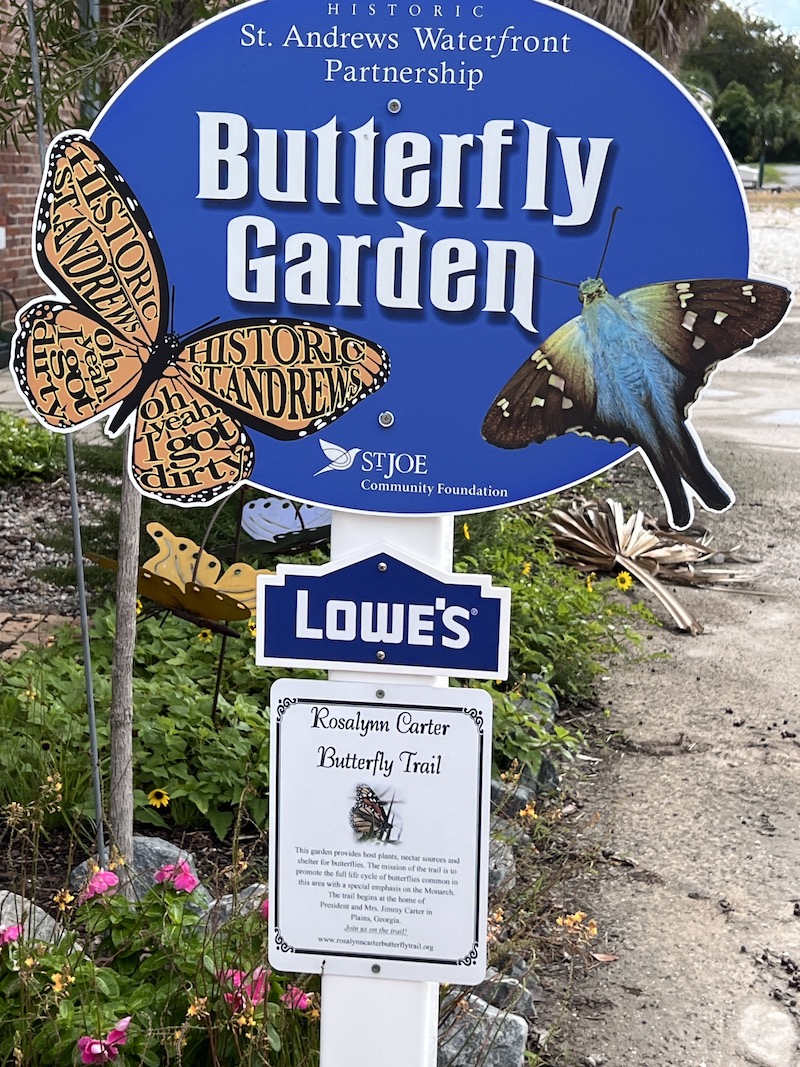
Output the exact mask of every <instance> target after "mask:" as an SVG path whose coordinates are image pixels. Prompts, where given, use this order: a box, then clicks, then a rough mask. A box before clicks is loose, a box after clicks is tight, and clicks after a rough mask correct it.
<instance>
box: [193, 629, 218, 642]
mask: <svg viewBox="0 0 800 1067" xmlns="http://www.w3.org/2000/svg"><path fill="white" fill-rule="evenodd" d="M213 636H214V635H213V634H212V633H211V631H210V630H208V629H206V630H199V631H198V633H197V640H198V641H201V642H202V643H203V644H204V645H207V644H208V642H209V641H210V640H211V639H212V638H213Z"/></svg>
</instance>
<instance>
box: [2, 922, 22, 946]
mask: <svg viewBox="0 0 800 1067" xmlns="http://www.w3.org/2000/svg"><path fill="white" fill-rule="evenodd" d="M21 933H22V927H21V926H5V925H4V926H0V948H2V947H3V945H8V944H9V943H10V942H11V941H18V940H19V937H20V934H21Z"/></svg>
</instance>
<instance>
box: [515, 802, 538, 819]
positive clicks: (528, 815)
mask: <svg viewBox="0 0 800 1067" xmlns="http://www.w3.org/2000/svg"><path fill="white" fill-rule="evenodd" d="M519 818H520V819H522V820H523V822H525V821H527V822H536V820H537V819H538V818H539V815H538V813H537V811H536V805H535V804H534V803H533V801H530V802H529V803H528V804H526V805H525V807H524V808H521V809H520V811H519Z"/></svg>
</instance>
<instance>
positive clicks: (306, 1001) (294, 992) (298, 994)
mask: <svg viewBox="0 0 800 1067" xmlns="http://www.w3.org/2000/svg"><path fill="white" fill-rule="evenodd" d="M281 1004H285V1005H286V1007H287V1008H292V1009H293V1010H295V1011H306V1010H307V1009H308V1008H310V1007H311V997H310V996H309V995H308V993H306V992H305V991H304V990H302V989H301V988H300V986H296V985H287V987H286V992H285V993H284V994H283V995H282V996H281Z"/></svg>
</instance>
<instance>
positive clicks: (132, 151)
mask: <svg viewBox="0 0 800 1067" xmlns="http://www.w3.org/2000/svg"><path fill="white" fill-rule="evenodd" d="M91 136H92V140H93V141H94V143H95V144H96V145H97V146H98V148H99V149H100V150H101V151H102V152H103V153H104V154H105V156H106V157H107V158H108V159H109V160H111V161H113V165H114V166H115V167H116V168H118V170H119V172H120V173H121V175H123V176H124V179H125V180H126V181H127V183H128V185H129V186H130V188H131V189H132V190H134V191H135V195H136V197H137V199H138V201H139V203H140V204H141V205H142V208H143V209H144V211H145V213H146V216H147V219H148V220H149V223H150V226H151V227H152V232H153V234H154V241H155V242H156V243H157V246H158V248H160V251H161V255H162V256H163V259H164V267H165V279H166V280H167V282H166V284H168V286H169V289H170V290H171V289H172V288H173V287H174V293H175V297H174V322H172V323H171V325H170V329H171V330H172V331H174V333H175V334H177V335H180V336H191V335H192V331H197V330H198V328H200V327H202V329H201V330H200V333H199V334H197V335H196V336H197V337H199V338H200V340H199V341H195V342H194V343H193V344H192V345H191V346H190V347H191V350H192V355H191V359H192V360H193V361H194V362H193V363H192V365H191V367H190V368H189V370H188V371H187V372H186V373H187V375H188V376H189V378H191V379H192V381H193V383H194V384H196V386H197V389H198V390H199V392H200V393H201V394H202V397H203V398H204V399H203V403H204V404H207V405H208V411H209V412H210V414H209V418H210V419H211V420H212V422H213V419H214V413H215V411H216V409H217V407H218V408H219V409H220V410H221V411H222V412H223V413H224V415H225V419H226V420H227V421H226V425H227V423H228V422H231V421H232V422H233V425H234V426H236V425H238V424H242V426H243V427H244V428H245V431H246V435H247V436H248V438H249V441H250V442H251V443H252V453H253V456H254V459H253V464H252V468H251V469H245V475H246V476H247V477H248V479H249V480H250V481H251V482H252V483H254V484H257V485H260V486H263V487H265V488H268V489H270V490H273V491H275V492H277V493H280V494H285V495H288V496H291V497H294V498H299V499H302V500H306V501H311V502H314V503H317V504H321V505H327V506H332V507H336V508H345V509H353V510H357V511H374V512H389V513H406V514H424V513H448V512H464V511H470V510H479V509H483V508H491V507H497V506H500V505H505V504H511V503H514V502H518V501H522V500H526V499H530V498H533V497H536V496H541V495H544V494H547V493H550V492H554V491H556V490H558V489H560V488H562V487H564V486H567V485H570V484H573V483H575V482H577V481H580V480H581V479H583V478H586V477H587V476H590V475H592V474H594V473H596V472H597V471H600V470H602V469H604V468H606V467H607V466H608V465H610V464H613V463H615V462H616V461H618V460H619V459H620V458H621V457H622V456H624V455H625V454H627V453H628V452H629V451H630V449H631V448H632V447H636V446H639V447H641V448H642V449H643V451H644V452H645V455H646V457H647V458H648V461H649V462H650V464H651V467H652V468H653V470H654V472H655V473H656V476H657V477H658V478H659V479H660V480H661V482H662V485H664V483H665V481H669V479H670V478H671V479H672V484H670V485H665V492H666V494H667V497H668V500H669V501H670V504H671V508H672V512H673V516H674V517H676V518H677V520H678V522H679V523H681V524H682V521H683V520H684V519H685V518H686V514H688V511H687V509H688V508H689V504H688V500H689V497H690V495H691V494H689V493H688V491H686V492H685V493H684V489H683V483H688V485H689V486H690V487H691V488H693V489H694V492H695V494H696V495H698V496H700V497H701V498H702V499H703V500H705V502H706V503H707V504H708V505H709V506H711V507H715V506H725V503H727V502H728V500H729V498H728V496H727V495H726V490H725V488H724V485H718V482H717V481H716V480H715V479H714V477H713V475H712V474H711V473H709V471H708V468H707V465H705V461H704V456H703V454H702V449H701V448H700V446H699V443H698V442H697V440H696V438H695V437H694V435H693V434H692V433H691V432H690V431H689V430H688V429H687V428H686V427H685V426H684V424H683V418H684V415H685V412H686V409H687V408H688V404H689V403H690V402H691V401H692V400H693V399H694V396H695V395H696V392H697V391H698V390H699V388H700V386H701V385H702V384H703V382H704V380H705V379H706V377H707V374H708V372H709V370H710V369H711V368H712V367H713V366H714V365H715V363H716V362H717V361H718V360H719V359H721V358H724V357H725V356H727V355H731V354H733V352H734V351H735V350H737V344H735V343H734V342H733V341H731V340H729V339H728V337H727V335H726V334H725V332H724V327H719V324H718V322H717V319H718V317H719V314H720V313H722V314H723V317H725V316H733V317H734V318H735V319H736V320H737V322H738V321H739V319H740V318H741V317H742V314H743V312H741V311H740V308H739V305H740V304H741V305H744V304H745V303H747V304H748V306H750V305H752V304H756V303H758V304H759V306H760V304H762V303H764V302H765V300H766V298H765V297H764V294H763V293H762V292H761V291H760V290H757V291H756V294H755V297H754V296H753V291H752V289H751V290H750V291H749V292H745V293H743V292H742V291H741V286H740V288H739V289H736V288H735V286H736V285H739V283H728V282H722V283H718V282H706V281H704V282H698V281H697V279H703V280H705V279H746V278H747V269H748V236H747V224H746V212H745V206H744V203H743V198H742V193H741V188H740V185H739V182H738V178H737V176H736V175H735V174H734V172H733V168H732V167H731V164H730V160H729V157H728V156H727V153H726V151H725V149H724V147H723V146H722V143H721V141H720V140H719V138H718V136H717V135H716V133H715V132H714V130H713V128H712V127H711V125H710V123H709V122H708V120H707V119H706V117H705V116H704V115H703V114H702V112H701V111H700V110H699V109H698V108H697V107H696V106H695V105H694V103H693V102H692V101H691V100H690V99H689V97H688V96H687V95H686V94H685V93H684V91H683V90H682V89H681V88H680V87H679V86H678V85H677V83H676V82H674V81H673V80H672V79H671V77H669V76H668V75H667V74H666V73H665V72H664V71H663V70H662V69H661V68H660V67H658V66H657V65H655V64H654V63H653V62H651V61H650V60H649V59H648V58H647V57H646V56H644V55H643V54H642V53H640V52H639V51H637V50H636V49H635V48H633V47H632V46H630V45H629V44H627V43H626V42H624V41H623V40H621V39H620V38H618V37H616V36H614V35H613V34H611V33H609V32H607V31H605V30H604V29H602V28H600V27H599V26H597V25H595V24H594V23H592V22H589V21H587V20H585V19H583V18H581V17H578V16H576V15H574V14H572V13H570V12H568V11H566V10H564V9H562V8H560V7H557V6H555V5H551V4H549V3H546V2H539V0H498V2H494V3H492V4H491V5H488V4H473V3H444V4H432V3H427V2H425V3H413V4H409V3H408V2H403V3H386V2H383V0H381V2H375V3H366V2H362V0H355V2H354V0H347V2H345V0H339V2H330V0H315V2H304V3H302V4H298V3H297V2H295V0H269V2H266V0H265V2H260V3H254V4H249V5H243V6H241V7H237V8H235V9H233V10H231V11H228V12H227V13H225V14H224V15H222V16H220V17H218V18H216V19H213V20H211V21H209V22H207V23H205V24H203V25H201V26H200V27H198V28H197V29H196V30H195V31H193V32H192V33H190V34H189V35H187V36H186V37H184V38H182V39H181V40H179V41H178V42H176V43H175V44H174V45H172V46H171V47H169V48H167V49H166V50H164V51H163V52H162V53H160V54H159V55H157V56H156V57H155V58H154V59H153V60H152V61H151V62H149V63H148V64H147V65H146V66H145V67H144V68H143V69H142V70H141V71H140V72H139V73H138V74H137V75H136V76H135V77H134V78H132V79H131V80H130V81H129V82H128V83H127V84H126V85H125V86H124V87H123V89H122V90H121V91H120V92H119V93H118V94H117V96H116V97H115V98H114V100H113V101H112V102H111V104H110V105H109V106H108V108H107V109H106V110H105V112H104V113H103V114H102V115H101V117H100V118H99V120H98V122H97V123H96V125H95V128H94V130H93V132H92V135H91ZM616 208H620V209H621V211H620V212H619V214H618V216H617V217H616V221H615V224H614V226H613V232H612V233H611V237H610V241H609V244H608V249H607V252H606V255H605V261H604V264H603V272H602V277H603V280H604V284H603V283H599V286H600V287H601V288H598V283H593V284H594V288H592V286H591V285H590V286H589V288H588V289H587V287H586V286H582V287H581V289H580V290H579V289H578V285H579V283H582V282H584V280H585V279H587V278H595V276H596V275H597V274H598V268H599V264H600V260H601V255H602V253H603V249H604V245H605V244H606V238H607V236H608V234H609V231H610V229H611V221H612V216H613V215H614V213H615V209H616ZM562 282H567V283H571V287H570V285H564V284H561V283H562ZM663 283H670V284H669V285H667V284H663ZM703 285H705V288H704V289H702V291H700V288H699V287H702V286H703ZM730 285H734V289H733V290H731V291H730V292H729V291H728V289H725V288H724V286H730ZM721 287H722V288H721ZM590 290H591V291H590ZM620 294H625V297H623V299H621V300H615V299H614V297H615V296H619V295H620ZM756 297H757V298H758V299H756ZM579 300H580V301H581V302H582V303H581V302H579ZM692 301H694V304H693V303H692ZM725 301H727V303H725ZM723 305H724V306H723ZM693 307H694V308H696V309H697V313H698V314H699V315H700V321H701V322H702V321H703V316H711V319H710V321H712V325H713V327H714V329H715V330H718V332H719V334H720V336H719V337H716V336H714V337H709V336H706V335H704V334H703V333H702V331H700V330H699V329H696V330H694V332H693V330H692V328H691V325H692V323H694V322H695V319H696V318H697V316H695V319H692V318H691V315H688V313H689V312H691V313H692V314H694V312H693V310H692V309H693ZM582 308H583V311H582V310H581V309H582ZM597 309H600V310H599V311H598V310H597ZM775 314H777V312H776V311H774V310H773V318H774V317H775ZM576 316H579V318H578V322H577V323H571V320H573V319H574V318H575V317H576ZM715 316H716V318H715ZM211 319H214V320H215V321H216V320H220V322H221V324H222V325H213V324H212V325H208V323H209V320H211ZM765 322H766V319H765ZM564 324H570V325H568V326H566V327H564ZM762 325H763V324H762ZM774 325H775V322H772V323H771V325H769V329H771V328H772V327H773V326H774ZM561 327H564V329H563V330H560V328H561ZM759 328H760V329H761V333H764V332H767V328H766V325H763V328H761V327H759ZM681 330H683V334H681V333H680V331H681ZM556 331H560V332H556ZM712 332H713V331H712ZM754 332H755V335H756V336H758V331H757V330H755V331H754ZM641 336H645V338H646V341H647V345H648V346H649V347H647V349H646V352H645V354H644V355H642V354H641V349H642V345H641V344H638V350H639V355H638V356H637V357H636V358H637V359H638V360H639V362H638V363H637V362H636V361H635V360H633V361H630V360H629V365H628V367H627V370H620V369H619V365H618V363H617V362H615V360H611V359H609V358H606V355H607V354H608V353H609V352H611V353H618V354H619V356H620V361H621V362H622V363H624V362H625V360H626V359H628V357H629V356H630V353H631V352H632V350H634V349H637V343H636V339H637V338H639V339H641ZM687 336H688V342H687V343H688V345H689V349H691V351H690V352H689V355H686V353H685V349H686V345H685V344H684V341H685V338H686V337H687ZM220 338H222V339H221V340H220ZM698 342H700V345H698ZM706 343H708V344H709V346H710V347H709V348H708V349H707V350H706V353H704V355H703V357H702V359H700V360H699V361H698V362H694V360H695V356H694V355H692V351H694V352H696V351H697V350H698V348H699V347H700V346H702V345H704V344H706ZM747 343H750V342H749V341H748V342H747ZM741 347H744V342H739V343H738V348H741ZM265 353H266V354H265ZM365 353H366V355H365ZM598 353H600V354H598ZM603 353H606V355H603ZM532 354H533V355H532ZM182 358H183V357H182ZM615 359H616V357H615ZM267 360H271V361H272V362H271V364H270V369H269V372H268V374H269V375H270V377H269V381H268V382H267V384H264V383H265V382H266V377H265V376H262V377H261V378H260V379H259V381H260V383H261V386H260V387H259V388H260V390H261V391H260V392H258V390H257V389H256V386H255V385H254V384H253V383H254V381H255V379H254V377H253V375H254V374H255V372H256V370H257V369H258V367H259V365H260V364H259V361H261V362H262V363H265V361H267ZM364 360H367V361H368V362H369V366H368V367H367V369H366V370H365V369H364ZM690 363H691V366H689V364H690ZM687 367H688V370H687ZM275 368H278V369H275ZM676 368H677V369H676ZM264 373H265V375H266V374H267V372H266V371H265V372H264ZM626 375H627V377H626ZM167 378H168V382H167V384H168V385H169V383H170V382H171V381H172V379H171V378H169V376H167ZM165 380H166V379H165ZM642 382H644V383H645V391H646V393H647V395H646V396H645V397H644V399H642V398H641V389H640V388H639V386H640V384H641V383H642ZM687 383H688V384H687ZM256 393H258V399H257V400H256V401H254V403H255V407H256V410H255V412H254V417H253V418H250V419H248V418H247V417H246V416H247V408H248V403H250V402H251V401H250V400H249V399H248V398H249V397H252V396H255V395H256ZM157 399H158V403H159V404H162V405H163V406H165V407H168V405H169V399H168V390H167V391H162V393H161V394H159V398H157ZM149 400H151V401H152V400H153V397H152V396H150V398H149ZM155 406H156V405H155V403H153V404H151V409H152V410H153V411H155ZM646 409H647V410H646ZM650 409H653V410H655V411H656V414H655V415H653V412H652V411H651V410H650ZM159 410H160V409H159ZM659 412H660V414H659ZM243 413H244V414H243ZM162 414H163V412H162ZM237 420H238V421H237ZM301 423H302V427H303V428H302V430H301V431H298V432H294V430H293V429H291V428H292V427H294V426H295V425H300V424H301ZM287 427H290V429H291V432H290V430H287ZM221 432H222V431H220V433H221ZM589 435H591V436H589ZM209 440H210V438H209ZM663 440H666V441H667V442H668V447H667V448H666V451H665V450H664V449H663V448H661V447H660V443H661V442H662V441H663ZM687 440H688V441H690V442H691V445H687V444H686V441H687ZM200 443H202V442H200ZM134 447H135V446H134ZM248 447H249V446H248ZM140 451H141V452H142V453H143V454H144V452H145V451H146V450H145V449H144V448H142V449H140ZM676 457H677V458H676ZM693 464H695V465H698V464H699V467H698V469H696V470H695V469H694V468H693V466H692V465H693ZM699 468H703V470H704V471H705V475H706V477H707V481H703V474H702V473H701V471H700V469H699ZM670 469H672V470H673V471H677V474H675V473H672V474H670ZM676 479H677V485H676V484H675V483H676ZM681 479H683V482H682V481H681ZM711 483H714V484H713V486H712V484H711ZM682 494H683V495H685V497H686V502H685V503H681V501H680V500H679V498H680V497H681V496H682ZM157 495H158V494H157ZM178 495H180V494H178ZM197 499H202V494H201V493H196V494H194V497H193V500H197ZM179 502H180V501H179Z"/></svg>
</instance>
